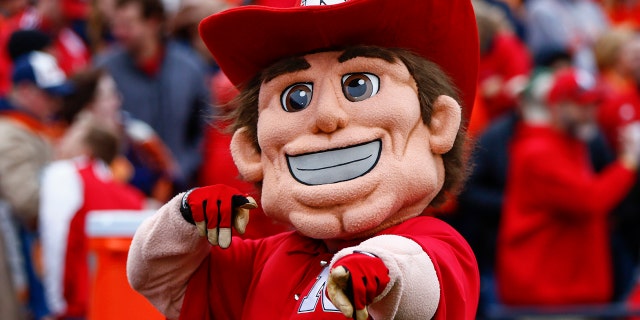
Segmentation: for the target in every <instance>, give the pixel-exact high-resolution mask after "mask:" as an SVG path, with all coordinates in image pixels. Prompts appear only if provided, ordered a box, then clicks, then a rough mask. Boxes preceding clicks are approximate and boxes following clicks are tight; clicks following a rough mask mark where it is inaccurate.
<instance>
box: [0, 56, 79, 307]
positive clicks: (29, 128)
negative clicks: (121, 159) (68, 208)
mask: <svg viewBox="0 0 640 320" xmlns="http://www.w3.org/2000/svg"><path fill="white" fill-rule="evenodd" d="M12 81H13V85H12V88H11V91H10V92H9V95H8V96H7V98H6V100H4V101H3V102H2V103H3V104H4V105H5V108H3V109H4V110H3V111H2V112H1V113H0V154H2V157H0V176H1V177H2V179H0V198H1V200H2V201H5V202H6V203H8V204H9V206H10V210H11V213H12V214H13V216H14V217H15V218H16V220H17V221H18V223H17V224H16V227H17V229H18V232H17V233H18V234H19V235H20V240H21V243H20V244H21V246H22V248H21V250H20V251H21V252H22V255H23V258H24V261H25V266H24V267H25V270H14V272H24V273H25V275H26V277H28V281H29V282H28V286H29V288H28V292H29V296H28V299H29V301H28V304H29V309H30V310H31V311H32V312H33V314H32V316H34V317H36V318H39V317H40V316H43V315H45V314H47V313H48V311H47V309H46V305H45V304H44V300H43V299H44V296H43V292H42V290H41V284H40V282H39V279H38V277H37V272H38V271H39V270H38V263H37V260H32V259H31V255H32V254H34V253H35V252H37V249H36V248H37V245H38V242H37V236H36V234H35V231H36V229H37V219H38V206H39V203H40V197H39V188H40V173H41V169H42V168H43V167H44V166H45V165H46V164H47V163H48V162H49V161H50V159H51V154H52V151H51V145H50V142H49V140H48V137H47V135H48V130H47V123H48V122H49V121H50V120H51V119H52V117H53V115H54V114H55V112H57V111H58V110H59V109H60V105H61V101H62V100H61V96H62V95H64V94H68V93H70V92H71V90H72V88H71V87H70V85H69V84H68V83H67V82H66V77H65V74H64V72H63V71H62V70H61V69H60V68H59V67H58V65H57V63H56V60H55V58H54V57H53V56H51V55H49V54H47V53H44V52H39V51H34V52H31V53H28V54H26V55H23V56H21V57H19V58H18V59H17V60H16V62H15V65H14V68H13V72H12ZM13 245H18V244H15V243H13ZM0 259H2V260H3V262H1V263H5V262H4V261H5V260H4V259H6V257H0ZM7 285H9V284H8V283H0V286H7Z"/></svg>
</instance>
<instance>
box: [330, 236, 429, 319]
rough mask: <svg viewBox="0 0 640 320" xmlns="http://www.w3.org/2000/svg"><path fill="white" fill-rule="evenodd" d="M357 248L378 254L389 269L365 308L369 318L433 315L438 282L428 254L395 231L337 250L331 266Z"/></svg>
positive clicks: (418, 317) (425, 317)
mask: <svg viewBox="0 0 640 320" xmlns="http://www.w3.org/2000/svg"><path fill="white" fill-rule="evenodd" d="M359 252H367V253H370V254H373V255H375V256H376V257H379V258H380V259H381V260H382V262H384V265H385V266H386V267H387V269H388V270H389V283H388V285H387V286H386V288H385V289H384V290H383V291H382V293H381V294H380V295H378V296H377V297H376V298H375V299H373V303H372V304H371V305H369V306H368V308H367V309H368V312H369V314H370V315H371V316H372V317H373V319H431V318H432V317H433V316H434V315H435V313H436V309H437V308H438V304H439V302H440V284H439V281H438V276H437V274H436V270H435V268H434V265H433V262H432V261H431V258H429V256H428V255H427V254H426V253H425V252H424V251H423V250H422V247H421V246H420V245H419V244H417V243H416V242H414V241H413V240H410V239H408V238H405V237H401V236H396V235H381V236H376V237H373V238H371V239H368V240H366V241H364V242H362V243H361V244H360V245H358V246H355V247H349V248H345V249H343V250H341V251H339V252H338V253H337V254H336V255H335V256H334V258H333V260H332V261H331V264H332V268H333V265H334V264H335V263H336V262H337V261H338V260H340V259H342V258H344V257H347V256H349V255H353V254H358V253H359ZM331 281H332V280H331V279H330V280H329V282H331Z"/></svg>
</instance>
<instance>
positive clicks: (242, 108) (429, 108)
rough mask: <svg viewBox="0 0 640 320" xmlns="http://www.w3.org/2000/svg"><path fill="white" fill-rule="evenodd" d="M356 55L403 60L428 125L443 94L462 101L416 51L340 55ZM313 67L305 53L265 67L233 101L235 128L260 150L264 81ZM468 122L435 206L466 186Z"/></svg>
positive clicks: (364, 50) (447, 158)
mask: <svg viewBox="0 0 640 320" xmlns="http://www.w3.org/2000/svg"><path fill="white" fill-rule="evenodd" d="M355 57H370V58H379V59H382V60H385V61H387V62H390V63H394V62H397V60H400V61H402V62H403V63H404V65H405V66H406V67H407V69H408V70H409V72H410V73H411V74H412V75H413V78H414V79H415V81H416V84H417V86H418V95H419V100H420V107H421V114H422V120H423V122H424V123H425V124H427V125H429V124H430V123H431V114H432V112H433V102H434V101H435V100H436V98H437V97H438V96H440V95H448V96H450V97H452V98H454V99H455V100H456V101H459V95H458V91H457V89H456V87H455V86H454V85H453V83H452V82H451V80H450V79H449V77H448V76H447V75H446V74H445V73H444V72H443V71H442V69H440V67H438V65H436V64H435V63H433V62H431V61H428V60H426V59H424V58H422V57H420V56H418V55H416V54H414V53H412V52H409V51H407V50H404V49H396V48H380V47H370V46H355V47H349V48H347V49H345V50H344V51H343V53H342V54H341V55H340V57H339V60H340V61H346V60H349V59H352V58H355ZM306 68H309V64H308V63H307V62H306V60H305V59H304V58H302V57H301V56H297V57H291V58H286V59H283V60H281V61H279V62H276V63H274V64H273V65H271V66H270V67H268V68H266V69H264V70H263V71H262V72H261V73H260V74H259V75H258V76H256V77H254V78H253V79H252V80H251V81H250V82H249V83H248V84H247V85H246V86H245V87H244V89H243V90H242V91H241V92H240V94H239V95H238V96H237V97H236V99H234V101H233V102H232V103H234V105H236V106H237V108H235V109H234V110H233V111H232V113H231V114H230V115H229V117H230V118H232V119H234V121H235V122H234V125H233V126H232V128H231V129H232V130H234V131H235V130H237V129H240V128H242V127H247V129H248V133H249V135H250V136H251V137H252V141H253V145H254V147H255V148H256V150H258V151H260V146H259V145H258V136H257V124H258V95H259V93H260V86H261V84H262V83H264V82H268V81H269V80H271V79H273V78H275V77H276V76H278V75H279V74H283V73H286V72H289V71H291V70H300V69H306ZM465 140H466V123H461V124H460V130H459V131H458V135H457V136H456V139H455V142H454V145H453V147H452V148H451V150H450V151H449V152H447V153H445V154H443V155H442V158H443V162H444V167H445V172H446V174H445V181H444V185H443V187H442V190H440V192H439V193H438V195H437V196H436V197H435V198H434V199H433V201H432V202H431V204H430V205H431V206H438V205H440V204H442V203H444V202H445V201H446V197H447V194H456V193H457V192H458V191H459V190H460V188H461V187H462V185H463V183H464V180H465V179H466V177H467V174H468V169H467V167H466V155H467V153H466V152H465Z"/></svg>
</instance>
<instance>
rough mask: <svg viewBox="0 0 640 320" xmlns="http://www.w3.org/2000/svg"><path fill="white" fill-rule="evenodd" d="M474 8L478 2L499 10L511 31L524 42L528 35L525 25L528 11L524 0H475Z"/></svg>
mask: <svg viewBox="0 0 640 320" xmlns="http://www.w3.org/2000/svg"><path fill="white" fill-rule="evenodd" d="M473 1H474V6H475V3H477V2H484V3H487V4H489V5H491V6H494V7H496V8H498V9H499V10H500V11H501V12H502V13H503V15H504V17H505V19H506V22H507V24H508V25H509V29H511V30H513V32H514V34H515V35H516V36H517V37H518V39H520V40H521V41H524V40H525V39H526V35H527V29H526V24H525V21H524V20H525V17H526V11H525V7H524V1H523V0H473Z"/></svg>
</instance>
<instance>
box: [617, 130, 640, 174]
mask: <svg viewBox="0 0 640 320" xmlns="http://www.w3.org/2000/svg"><path fill="white" fill-rule="evenodd" d="M620 159H621V161H622V163H623V164H624V165H625V166H626V167H627V168H629V169H632V170H637V168H638V163H639V162H640V122H638V121H636V122H632V123H630V124H628V125H626V126H624V127H623V128H622V129H620Z"/></svg>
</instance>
